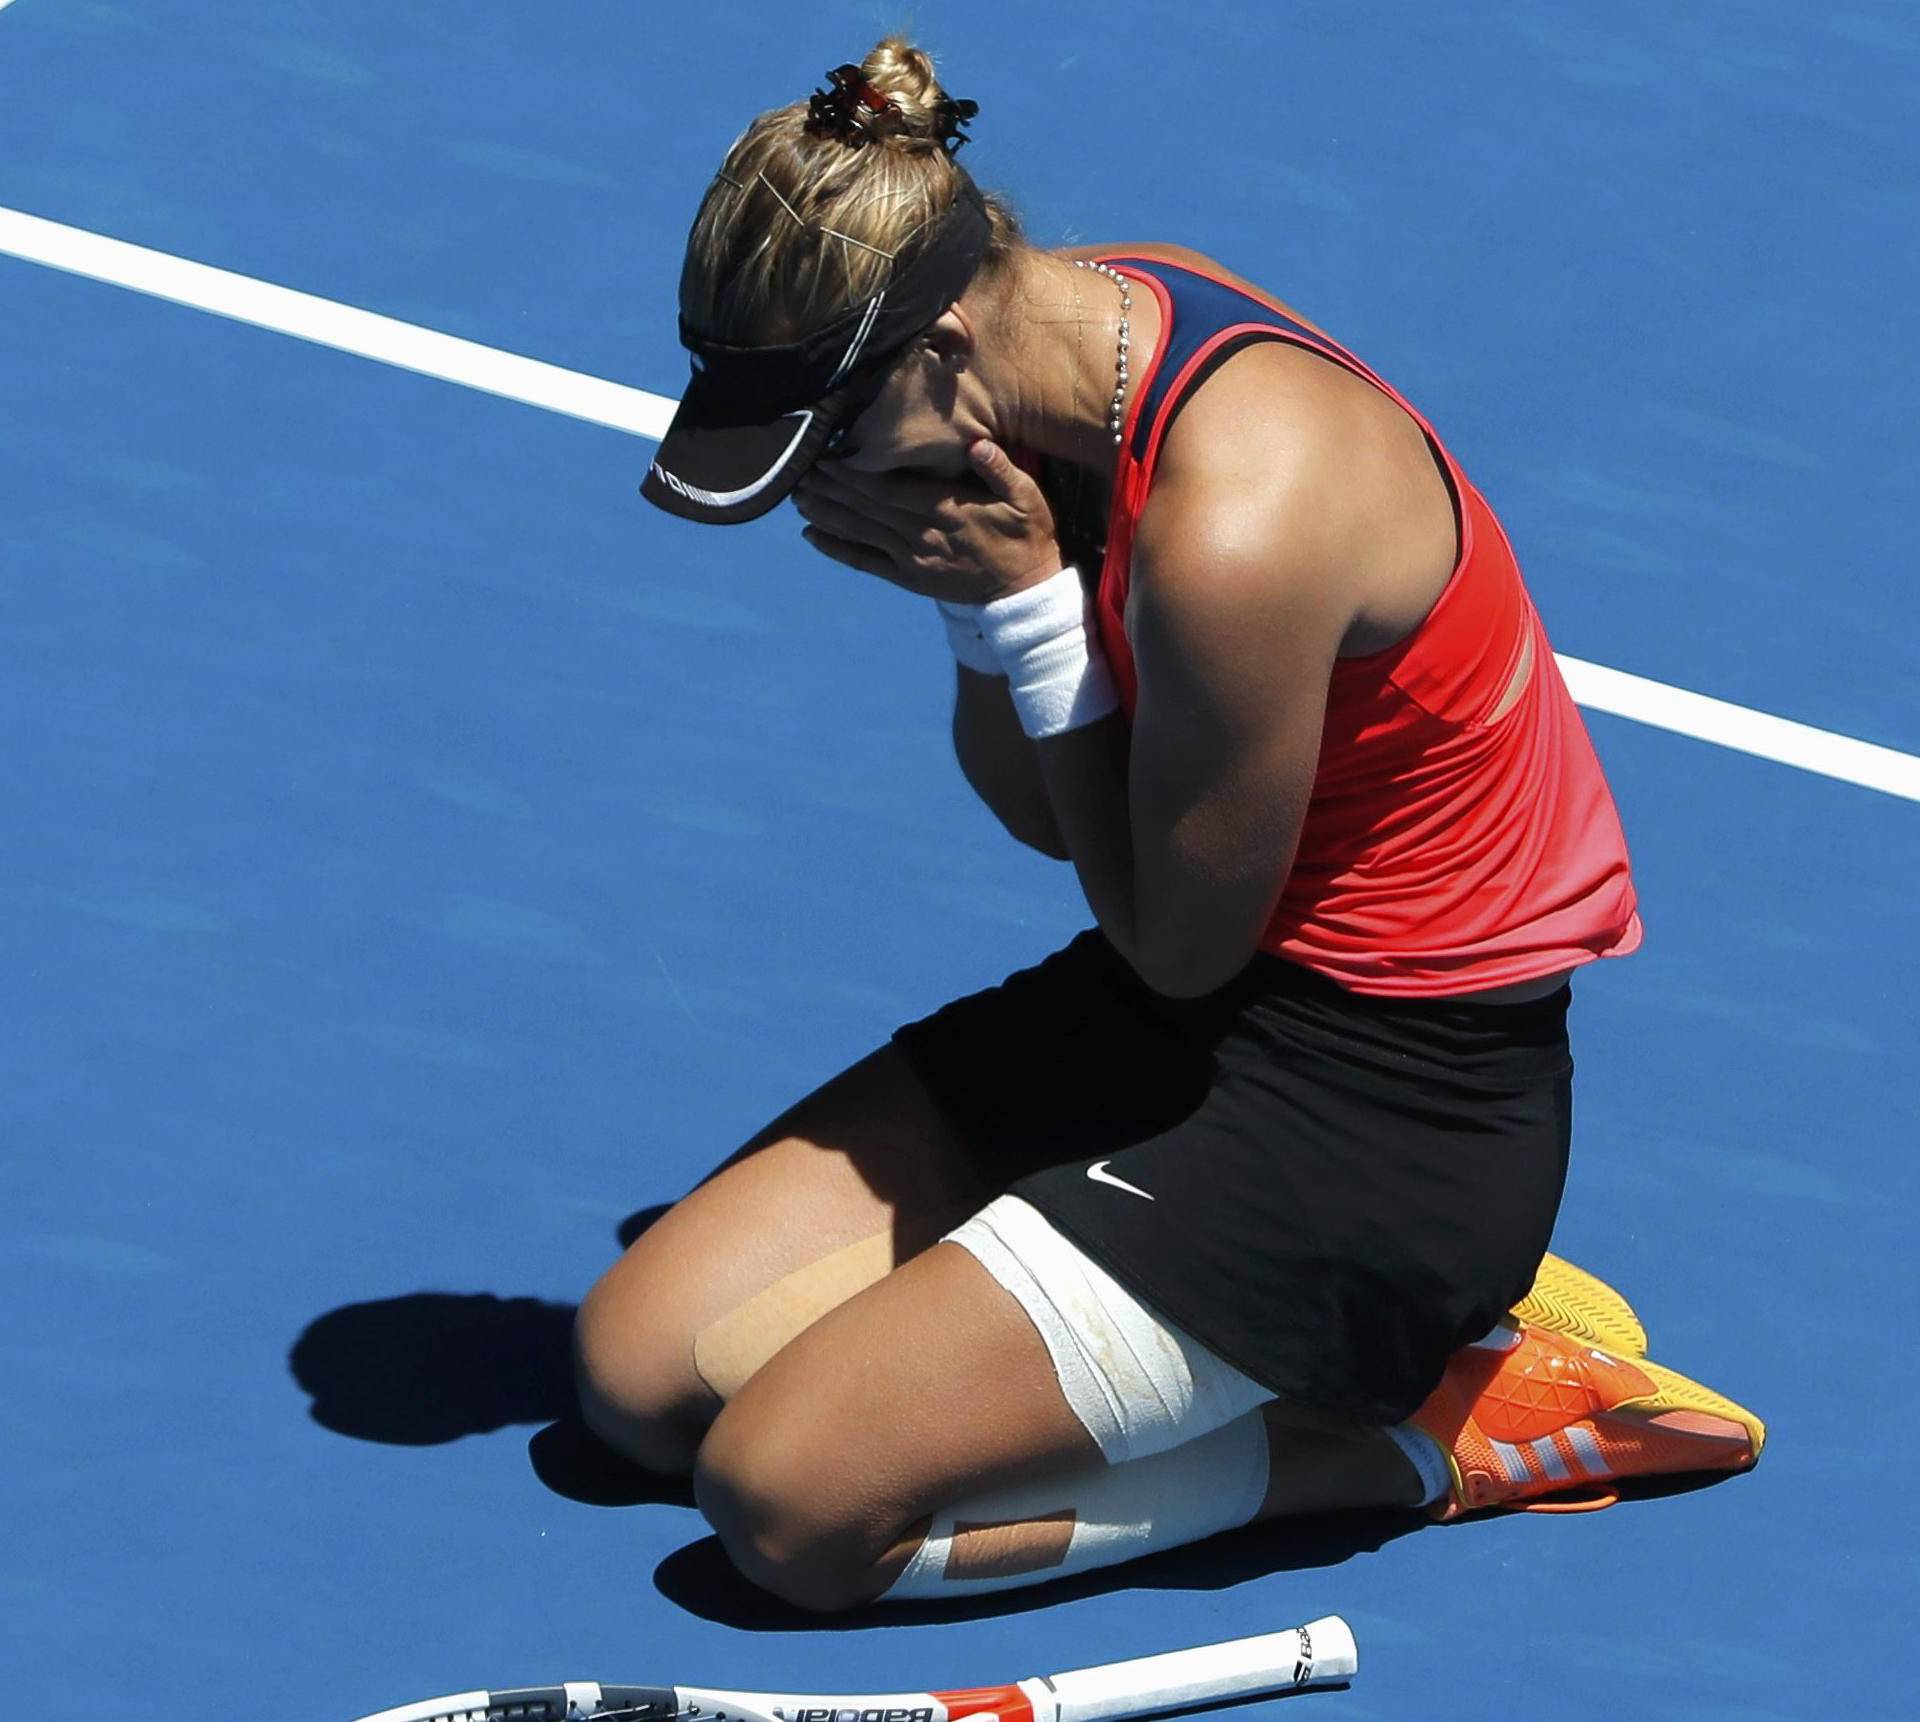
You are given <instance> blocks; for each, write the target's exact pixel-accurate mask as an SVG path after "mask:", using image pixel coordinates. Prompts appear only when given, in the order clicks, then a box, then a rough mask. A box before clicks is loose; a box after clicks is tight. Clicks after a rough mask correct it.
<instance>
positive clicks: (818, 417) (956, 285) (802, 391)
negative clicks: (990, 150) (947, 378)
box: [640, 172, 992, 526]
mask: <svg viewBox="0 0 1920 1722" xmlns="http://www.w3.org/2000/svg"><path fill="white" fill-rule="evenodd" d="M959 178H960V190H959V194H958V195H957V196H956V197H955V198H954V201H953V204H952V206H951V207H950V208H949V209H948V210H947V212H946V214H945V215H943V216H942V217H941V218H940V225H939V226H938V227H937V228H936V229H935V230H934V232H933V235H932V237H931V238H930V239H929V240H928V241H927V243H926V245H925V246H924V247H923V248H922V250H921V251H920V253H919V255H918V256H916V257H915V258H914V260H913V261H912V262H911V263H909V264H908V265H907V266H906V267H905V268H904V269H902V270H901V271H900V272H899V273H898V274H897V275H895V276H894V278H893V279H892V280H891V281H889V282H888V283H887V285H886V286H885V287H884V288H883V289H882V290H881V291H880V292H879V293H877V294H875V295H874V296H873V298H871V299H869V300H866V301H865V302H864V303H863V304H860V305H856V306H855V307H854V308H853V309H852V310H850V311H848V312H847V313H846V314H845V315H843V316H841V317H838V318H836V319H835V320H834V321H833V322H831V323H829V324H828V325H827V326H826V327H825V328H823V329H818V330H815V331H814V333H813V334H811V335H808V336H806V337H805V338H804V339H803V340H799V341H794V342H790V343H787V344H786V345H782V346H771V347H729V346H725V345H722V344H721V343H719V342H715V341H708V340H704V339H702V338H701V337H700V336H698V335H696V334H695V333H694V332H693V331H692V330H690V329H689V328H688V327H687V325H686V322H685V319H682V320H681V324H680V343H681V345H682V346H684V347H686V348H687V349H688V351H689V352H690V353H691V354H692V355H693V375H692V379H691V381H690V382H689V383H688V385H687V392H686V395H685V397H684V398H683V399H682V400H681V402H680V406H679V409H678V410H677V411H676V412H675V413H674V415H673V423H672V424H670V425H669V426H668V427H667V434H666V436H665V437H664V438H662V440H661V443H660V451H659V453H658V454H657V455H656V456H655V457H654V461H653V466H652V468H651V470H649V472H648V473H647V476H646V480H645V482H643V483H642V484H641V486H640V494H641V495H642V496H644V497H645V498H646V499H647V500H648V501H649V502H652V503H655V504H657V505H658V506H659V507H661V508H664V509H665V510H666V511H667V512H668V513H669V514H678V515H680V516H682V517H683V518H684V519H687V520H702V521H706V522H707V523H708V524H710V525H715V526H731V525H735V524H738V523H739V522H741V521H745V520H755V519H758V518H759V516H761V515H763V514H765V513H766V512H767V511H768V510H769V509H771V508H773V507H775V506H776V505H777V504H778V503H779V502H780V501H781V500H782V499H783V498H784V497H785V496H786V495H787V493H788V492H789V491H791V490H792V489H793V487H794V486H795V485H796V484H798V483H799V482H800V478H801V475H802V474H803V473H805V472H806V470H807V468H808V467H810V466H811V465H812V464H813V463H814V462H815V461H816V460H818V459H819V458H820V454H821V451H822V450H823V449H825V448H826V446H827V444H828V442H829V441H831V440H832V438H833V436H834V434H835V432H837V431H839V430H840V429H842V428H843V427H844V426H845V425H847V424H849V423H851V422H852V420H853V418H854V417H855V416H857V415H858V413H859V412H860V410H861V409H862V408H863V407H865V406H866V404H867V402H868V401H870V400H871V399H872V398H873V395H874V393H875V392H876V391H877V388H878V385H879V383H880V380H881V379H882V378H883V377H884V376H885V373H886V370H887V367H888V365H889V364H890V363H891V362H892V360H893V359H894V358H895V357H896V356H897V355H898V353H899V352H900V349H901V348H902V347H904V346H906V344H907V343H908V342H909V341H911V340H912V339H913V338H914V336H916V335H918V334H919V333H920V332H921V331H922V330H923V329H926V328H928V327H929V326H930V325H931V324H932V323H933V322H934V321H935V320H936V319H937V318H938V317H939V316H940V313H941V312H943V311H944V310H946V308H947V307H948V306H949V305H951V304H952V303H953V302H954V300H956V299H958V298H959V297H960V295H961V294H962V293H963V292H965V291H966V287H967V283H968V282H970V281H971V280H972V279H973V275H974V271H975V270H976V269H978V268H979V266H980V259H981V258H982V257H983V256H985V255H986V250H987V241H988V239H989V238H990V237H991V234H992V226H991V223H990V222H989V220H988V218H987V206H986V202H985V200H984V199H983V198H982V197H981V195H980V192H979V189H978V187H976V186H975V185H974V183H973V181H972V180H971V179H969V178H968V177H967V175H966V174H965V173H964V172H963V173H961V174H960V175H959Z"/></svg>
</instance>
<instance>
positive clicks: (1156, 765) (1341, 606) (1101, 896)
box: [1031, 469, 1351, 997]
mask: <svg viewBox="0 0 1920 1722" xmlns="http://www.w3.org/2000/svg"><path fill="white" fill-rule="evenodd" d="M1328 482H1331V481H1323V480H1321V478H1320V477H1319V475H1315V474H1310V473H1306V472H1302V471H1299V470H1297V469H1296V470H1295V471H1292V472H1280V471H1275V472H1270V473H1268V474H1267V475H1265V482H1264V484H1263V485H1262V487H1261V488H1260V490H1259V491H1257V492H1254V493H1252V498H1251V500H1250V497H1249V487H1246V486H1235V485H1231V484H1228V485H1215V486H1209V487H1202V488H1197V489H1194V490H1190V491H1189V492H1188V495H1187V496H1186V497H1185V498H1184V499H1182V500H1180V501H1176V499H1175V497H1174V496H1173V495H1171V494H1168V495H1166V496H1165V497H1164V498H1163V499H1162V501H1161V506H1160V508H1159V510H1158V514H1157V518H1154V519H1153V520H1152V522H1151V524H1152V527H1153V530H1151V531H1150V530H1148V529H1147V528H1148V524H1149V523H1148V522H1145V521H1143V523H1142V532H1141V535H1140V538H1139V539H1138V540H1137V541H1136V543H1135V546H1134V557H1133V580H1132V588H1131V591H1130V594H1129V599H1128V605H1127V628H1128V634H1129V637H1130V640H1131V643H1132V646H1133V653H1134V660H1135V667H1136V669H1137V671H1138V675H1139V687H1140V692H1139V700H1138V703H1137V706H1136V708H1135V711H1134V719H1133V726H1132V731H1131V736H1130V737H1129V734H1128V732H1127V729H1126V725H1125V720H1124V719H1123V718H1122V717H1121V716H1120V715H1119V714H1117V713H1116V714H1115V715H1114V716H1112V717H1108V718H1104V719H1102V720H1101V721H1100V722H1099V723H1096V724H1089V725H1087V726H1085V727H1084V728H1081V729H1076V730H1069V731H1067V732H1066V733H1065V734H1063V735H1059V736H1053V737H1050V738H1048V739H1046V740H1043V741H1040V742H1036V743H1033V744H1031V745H1032V746H1033V750H1034V753H1035V756H1036V757H1037V758H1038V760H1039V762H1040V769H1041V771H1042V773H1043V775H1044V778H1045V782H1046V787H1047V793H1048V796H1049V799H1050V801H1051V803H1052V807H1053V812H1054V817H1055V820H1056V822H1057V824H1058V826H1059V829H1060V831H1061V832H1062V833H1063V834H1064V835H1065V837H1066V840H1067V848H1068V851H1069V853H1070V854H1071V857H1072V860H1073V863H1074V867H1075V870H1076V871H1077V872H1078V874H1079V876H1080V882H1081V886H1082V888H1083V889H1084V890H1085V892H1086V896H1087V902H1088V904H1089V905H1090V907H1091V908H1092V909H1093V912H1094V915H1095V916H1096V918H1097V919H1098V920H1099V922H1100V926H1101V929H1102V930H1103V931H1104V932H1105V933H1106V935H1107V937H1108V938H1109V939H1110V940H1111V941H1112V943H1113V944H1114V946H1115V947H1116V948H1117V949H1118V950H1119V952H1120V953H1121V955H1122V956H1124V957H1125V958H1126V959H1127V960H1128V962H1129V963H1131V964H1132V966H1133V967H1134V969H1135V970H1136V971H1137V972H1138V973H1139V974H1140V976H1141V978H1142V979H1143V980H1145V981H1146V982H1147V984H1148V985H1149V986H1151V987H1153V988H1154V989H1155V990H1156V991H1159V992H1162V993H1166V994H1169V995H1172V996H1175V997H1194V996H1197V995H1199V994H1203V993H1207V992H1211V991H1212V990H1214V989H1215V988H1216V987H1219V986H1222V985H1224V984H1225V983H1226V982H1227V981H1229V980H1230V979H1232V977H1233V976H1234V975H1235V974H1237V973H1238V972H1239V970H1240V969H1241V968H1243V967H1244V966H1245V964H1246V963H1247V961H1248V959H1249V958H1251V957H1252V955H1253V953H1254V951H1255V949H1256V948H1257V946H1258V944H1259V940H1260V935H1261V933H1262V931H1263V930H1264V928H1265V926H1266V924H1267V921H1268V919H1269V917H1270V916H1271V915H1272V912H1273V906H1274V904H1275V902H1276V901H1277V900H1278V898H1279V895H1280V890H1281V887H1282V886H1283V884H1284V883H1285V881H1286V877H1287V873H1288V871H1289V869H1290V868H1291V866H1292V863H1293V852H1294V847H1295V844H1296V842H1297V840H1298V837H1299V832H1300V825H1301V821H1302V819H1303V817H1304V815H1305V811H1306V804H1307V798H1308V795H1309V794H1310V792H1311V790H1312V785H1313V775H1314V768H1315V765H1316V762H1317V759H1318V755H1319V747H1320V729H1321V722H1322V719H1323V718H1324V715H1325V711H1326V699H1327V683H1328V678H1329V676H1330V675H1331V673H1332V666H1333V661H1334V658H1335V656H1336V654H1337V652H1338V649H1339V645H1340V640H1341V636H1342V634H1343V632H1344V630H1345V628H1346V625H1347V622H1348V620H1349V619H1350V613H1351V606H1350V603H1349V602H1348V601H1347V600H1345V599H1344V597H1343V595H1342V593H1341V591H1340V584H1341V583H1340V582H1339V581H1337V580H1335V579H1332V578H1330V577H1329V575H1330V573H1331V572H1333V571H1336V570H1337V569H1338V568H1339V566H1340V563H1341V557H1340V551H1341V550H1342V549H1343V548H1344V546H1341V545H1339V544H1338V543H1337V542H1335V543H1329V534H1327V532H1326V531H1325V530H1324V527H1322V526H1321V524H1320V523H1321V522H1324V521H1325V520H1327V518H1328V517H1329V515H1330V514H1331V513H1332V512H1333V511H1332V510H1330V509H1328V508H1327V507H1326V506H1324V505H1325V503H1326V501H1327V497H1328V491H1327V488H1326V484H1327V483H1328ZM1168 488H1169V490H1171V489H1172V487H1168Z"/></svg>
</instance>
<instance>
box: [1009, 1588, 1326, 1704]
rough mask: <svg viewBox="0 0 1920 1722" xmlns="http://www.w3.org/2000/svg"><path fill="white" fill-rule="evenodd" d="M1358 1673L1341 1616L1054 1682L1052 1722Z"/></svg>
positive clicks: (1219, 1699) (1083, 1671) (1321, 1682)
mask: <svg viewBox="0 0 1920 1722" xmlns="http://www.w3.org/2000/svg"><path fill="white" fill-rule="evenodd" d="M1359 1666H1360V1652H1359V1649H1358V1647H1357V1646H1356V1645H1355V1644H1354V1641H1353V1629H1352V1628H1351V1627H1349V1626H1348V1625H1347V1623H1346V1622H1345V1621H1344V1620H1342V1619H1341V1618H1340V1617H1339V1616H1338V1615H1337V1614H1329V1615H1325V1616H1323V1617H1322V1618H1321V1619H1319V1620H1315V1621H1309V1622H1308V1623H1307V1624H1306V1625H1305V1626H1294V1627H1289V1628H1288V1629H1287V1630H1286V1631H1285V1632H1266V1633H1261V1634H1259V1635H1258V1636H1257V1637H1253V1638H1236V1639H1231V1640H1229V1641H1228V1642H1227V1643H1225V1644H1202V1645H1197V1646H1195V1647H1194V1648H1193V1649H1192V1650H1172V1651H1168V1652H1167V1653H1166V1654H1165V1655H1162V1656H1142V1657H1139V1658H1137V1659H1135V1660H1134V1661H1132V1662H1110V1663H1108V1664H1106V1665H1105V1666H1104V1667H1101V1668H1076V1669H1074V1670H1072V1671H1071V1672H1069V1673H1066V1674H1053V1675H1049V1676H1048V1677H1047V1679H1046V1681H1045V1682H1044V1684H1045V1685H1047V1686H1049V1687H1051V1688H1052V1689H1053V1695H1054V1698H1055V1700H1056V1702H1057V1704H1058V1710H1057V1712H1056V1715H1055V1719H1054V1722H1113V1719H1114V1718H1118V1717H1124V1716H1146V1715H1151V1714H1153V1713H1154V1712H1156V1711H1162V1710H1182V1709H1185V1708H1187V1707H1188V1706H1189V1705H1196V1704H1220V1703H1225V1702H1227V1701H1228V1700H1230V1699H1234V1698H1254V1697H1258V1696H1259V1695H1260V1694H1261V1693H1263V1692H1290V1691H1293V1690H1295V1689H1296V1688H1298V1687H1302V1686H1337V1685H1340V1684H1341V1683H1342V1682H1344V1681H1347V1680H1350V1679H1352V1677H1353V1675H1354V1673H1355V1671H1356V1670H1357V1669H1358V1668H1359Z"/></svg>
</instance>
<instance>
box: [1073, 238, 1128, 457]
mask: <svg viewBox="0 0 1920 1722" xmlns="http://www.w3.org/2000/svg"><path fill="white" fill-rule="evenodd" d="M1073 266H1074V268H1076V269H1091V270H1092V271H1093V272H1094V274H1096V275H1104V276H1106V278H1107V279H1108V280H1109V281H1111V282H1112V283H1113V284H1114V285H1115V286H1116V287H1118V288H1119V289H1120V379H1119V382H1118V383H1117V384H1116V386H1115V388H1114V391H1113V405H1112V406H1111V407H1110V408H1109V409H1108V411H1107V429H1108V430H1110V431H1112V432H1113V440H1114V442H1115V443H1116V444H1118V443H1119V442H1120V440H1121V431H1120V427H1121V424H1122V423H1123V422H1124V420H1125V417H1126V411H1125V403H1126V398H1127V347H1128V345H1129V336H1130V333H1131V331H1130V329H1129V326H1128V318H1129V317H1130V316H1131V314H1132V312H1133V283H1132V282H1131V281H1129V280H1128V279H1127V278H1126V276H1124V275H1122V274H1121V273H1120V271H1119V270H1117V269H1115V268H1113V267H1112V266H1111V265H1110V264H1106V263H1093V262H1089V261H1088V260H1087V259H1086V258H1084V257H1076V258H1075V259H1074V260H1073Z"/></svg>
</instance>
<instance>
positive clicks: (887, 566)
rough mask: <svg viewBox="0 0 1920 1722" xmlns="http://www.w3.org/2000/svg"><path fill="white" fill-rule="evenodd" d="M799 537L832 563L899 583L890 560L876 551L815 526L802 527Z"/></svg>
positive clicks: (896, 572)
mask: <svg viewBox="0 0 1920 1722" xmlns="http://www.w3.org/2000/svg"><path fill="white" fill-rule="evenodd" d="M800 536H801V537H802V538H804V539H805V540H806V541H807V542H808V543H809V544H811V545H812V546H813V547H814V549H816V550H817V551H819V552H820V554H821V555H822V556H825V557H827V558H829V559H830V560H832V561H835V562H838V563H841V564H842V565H844V566H845V567H848V568H857V569H859V570H860V572H861V573H862V574H875V575H878V576H879V577H880V578H881V579H882V580H891V581H892V582H893V583H894V584H895V585H896V586H897V585H898V584H899V583H900V580H899V571H898V570H897V569H896V568H895V567H894V565H893V560H892V558H891V557H888V556H885V555H883V554H881V552H880V551H878V550H870V549H868V548H867V546H866V545H864V544H855V543H853V542H852V541H851V540H849V539H845V538H836V537H835V536H834V535H833V534H832V533H831V532H824V531H822V530H821V529H820V528H819V527H817V526H807V527H803V528H802V529H801V532H800Z"/></svg>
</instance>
